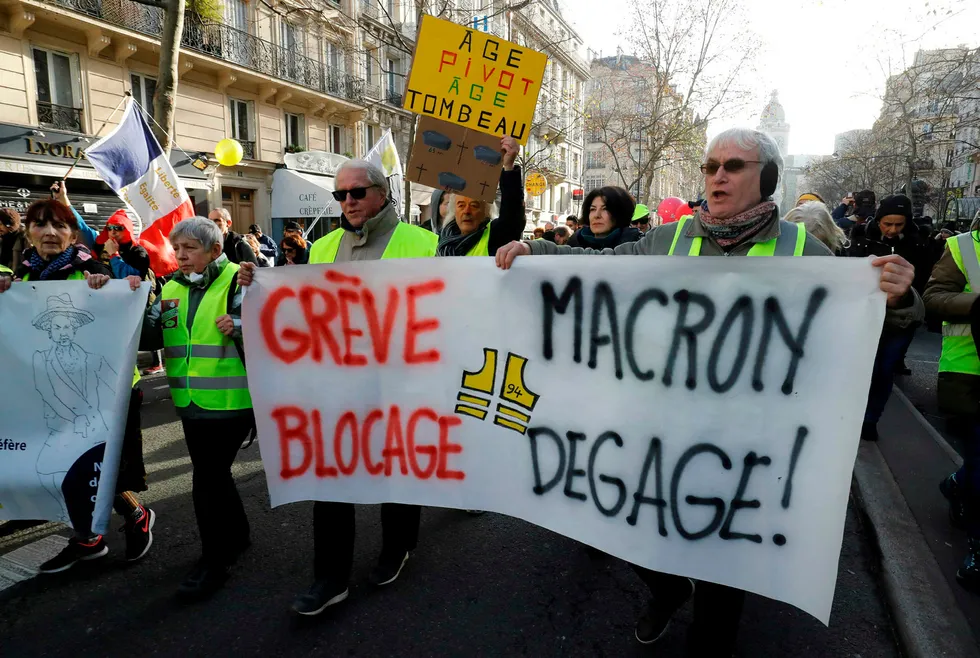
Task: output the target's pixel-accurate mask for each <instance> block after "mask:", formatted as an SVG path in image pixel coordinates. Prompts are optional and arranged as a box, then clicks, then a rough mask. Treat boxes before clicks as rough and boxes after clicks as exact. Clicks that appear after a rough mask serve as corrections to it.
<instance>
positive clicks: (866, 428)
mask: <svg viewBox="0 0 980 658" xmlns="http://www.w3.org/2000/svg"><path fill="white" fill-rule="evenodd" d="M861 440H862V441H877V440H878V424H877V423H865V424H864V425H862V426H861Z"/></svg>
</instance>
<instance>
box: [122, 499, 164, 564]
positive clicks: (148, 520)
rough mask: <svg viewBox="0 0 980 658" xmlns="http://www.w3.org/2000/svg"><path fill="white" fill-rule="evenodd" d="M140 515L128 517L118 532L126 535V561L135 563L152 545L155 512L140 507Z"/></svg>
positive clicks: (155, 518)
mask: <svg viewBox="0 0 980 658" xmlns="http://www.w3.org/2000/svg"><path fill="white" fill-rule="evenodd" d="M140 511H141V512H142V514H141V515H137V516H136V518H134V517H133V516H130V517H128V518H127V519H126V525H124V526H123V527H122V528H120V531H122V532H125V533H126V561H127V562H136V561H137V560H140V559H142V558H143V556H144V555H146V554H147V552H148V551H149V550H150V546H152V545H153V524H154V523H155V522H156V520H157V515H156V512H154V511H153V510H151V509H150V508H149V507H143V506H142V505H140Z"/></svg>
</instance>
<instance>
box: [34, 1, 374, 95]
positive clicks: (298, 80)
mask: <svg viewBox="0 0 980 658" xmlns="http://www.w3.org/2000/svg"><path fill="white" fill-rule="evenodd" d="M47 1H48V2H51V3H52V4H56V5H60V6H62V7H67V8H68V9H73V10H75V11H79V12H81V13H84V14H88V15H89V16H94V17H95V18H98V19H100V20H103V21H105V22H107V23H111V24H113V25H118V26H120V27H124V28H126V29H129V30H134V31H136V32H142V33H143V34H148V35H150V36H153V37H159V36H160V34H161V32H162V31H163V11H162V10H160V9H158V8H156V7H149V6H146V5H140V4H136V3H135V2H131V1H130V0H47ZM180 45H181V47H182V48H187V49H188V50H194V51H196V52H199V53H202V54H204V55H208V56H209V57H214V58H215V59H221V60H224V61H227V62H231V63H233V64H237V65H239V66H242V67H244V68H247V69H251V70H253V71H257V72H258V73H262V74H265V75H268V76H270V77H273V78H279V79H282V80H287V81H289V82H293V83H295V84H297V85H300V86H302V87H306V88H308V89H312V90H313V91H318V92H321V93H324V94H330V95H333V96H338V97H341V98H346V99H347V100H351V101H355V102H360V101H361V99H362V93H363V80H361V79H360V78H356V77H354V76H352V75H348V74H346V73H343V72H342V71H337V70H336V69H332V68H330V67H329V66H325V65H324V64H323V63H321V62H320V61H318V60H315V59H313V58H311V57H307V56H305V55H301V54H299V53H296V52H293V51H291V50H289V49H287V48H283V47H282V46H277V45H276V44H274V43H271V42H269V41H265V40H264V39H260V38H258V37H256V36H254V35H251V34H249V33H247V32H243V31H241V30H237V29H235V28H233V27H230V26H228V25H225V24H223V23H205V22H203V21H202V20H201V18H200V17H198V16H197V15H196V14H193V13H188V14H187V15H186V18H185V21H184V34H183V36H182V38H181V41H180Z"/></svg>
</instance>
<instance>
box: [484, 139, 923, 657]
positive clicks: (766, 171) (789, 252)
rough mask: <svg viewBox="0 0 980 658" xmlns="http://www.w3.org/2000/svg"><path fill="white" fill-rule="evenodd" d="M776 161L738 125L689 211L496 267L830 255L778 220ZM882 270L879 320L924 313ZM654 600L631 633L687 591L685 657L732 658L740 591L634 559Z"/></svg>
mask: <svg viewBox="0 0 980 658" xmlns="http://www.w3.org/2000/svg"><path fill="white" fill-rule="evenodd" d="M782 165H783V161H782V158H781V157H780V155H779V147H778V146H777V144H776V142H775V141H774V140H773V139H772V138H771V137H769V136H768V135H766V134H764V133H761V132H758V131H755V130H748V129H742V128H733V129H731V130H726V131H724V132H722V133H721V134H719V135H718V136H716V137H715V138H714V139H713V140H712V141H711V144H710V145H709V146H708V149H707V152H706V158H705V161H704V164H703V165H701V171H702V172H703V173H704V185H705V196H704V201H703V202H702V203H701V204H700V207H699V208H698V209H697V210H696V211H695V213H694V215H693V216H685V217H681V218H680V220H678V221H677V222H671V223H669V224H665V225H662V226H658V227H656V228H654V229H652V230H650V231H649V232H647V234H646V235H644V236H643V238H641V239H640V240H639V241H638V242H627V243H625V244H622V245H620V246H618V247H616V248H615V249H603V250H601V251H600V250H594V249H582V248H572V247H567V246H558V245H555V244H552V243H550V242H547V241H545V240H536V241H532V242H512V243H510V244H509V245H506V246H504V247H501V248H500V249H499V250H498V251H497V255H496V260H497V265H498V267H500V268H501V269H508V268H510V266H511V265H512V264H513V262H514V258H516V257H517V256H520V255H532V254H534V255H538V254H548V255H573V254H578V255H581V254H586V255H658V256H665V255H676V256H767V255H768V256H772V255H777V256H778V255H785V256H831V255H832V254H831V252H830V250H829V249H827V247H825V246H824V245H823V243H822V242H820V241H819V240H817V239H816V238H814V237H813V236H811V235H808V234H806V232H805V229H803V228H802V226H801V225H796V224H789V223H787V222H782V221H780V218H779V209H778V208H777V207H776V204H775V203H773V201H772V194H773V193H774V192H775V191H776V188H777V186H778V184H779V174H780V171H781V169H782ZM872 264H873V265H874V266H875V267H879V268H881V284H880V285H881V289H882V290H883V291H884V292H885V293H887V295H888V307H889V308H888V312H887V314H886V323H893V324H896V325H899V326H901V324H902V323H907V322H909V321H910V320H913V319H915V318H917V319H918V320H920V321H921V319H922V317H923V316H924V307H923V305H922V300H921V299H919V298H918V296H916V295H915V293H914V292H912V291H911V285H912V279H913V276H914V274H915V270H914V269H913V267H912V266H911V265H910V264H909V263H908V262H907V261H906V260H905V259H904V258H902V257H901V256H898V255H889V256H886V257H884V258H877V259H875V260H874V261H872ZM633 568H634V570H635V571H636V572H637V575H639V576H640V578H641V579H642V580H643V581H644V582H645V583H646V584H647V586H648V587H649V588H650V591H651V594H652V595H653V598H652V599H651V601H650V604H649V606H648V607H647V609H646V610H645V611H644V613H643V615H642V616H641V617H640V619H639V620H638V621H637V624H636V629H635V634H636V639H637V640H639V641H640V642H641V643H642V644H653V643H654V642H656V641H657V640H659V639H661V638H662V637H663V636H664V635H665V634H666V632H667V627H668V625H669V624H670V621H671V618H672V617H673V616H674V614H675V613H676V612H677V610H678V609H680V607H681V606H683V605H684V603H685V602H687V600H688V599H690V598H691V597H692V596H694V598H695V603H694V623H693V624H691V626H690V627H689V632H688V647H687V652H688V653H687V655H688V656H692V657H698V658H700V657H702V656H704V657H716V656H726V657H727V656H731V655H732V654H733V652H734V651H735V640H736V636H737V634H738V625H739V620H740V618H741V616H742V607H743V604H744V601H745V592H744V591H741V590H738V589H735V588H732V587H727V586H724V585H719V584H716V583H710V582H698V583H697V591H696V593H695V586H694V581H693V580H691V579H689V578H684V577H681V576H675V575H672V574H665V573H659V572H656V571H651V570H649V569H644V568H642V567H639V566H636V565H633Z"/></svg>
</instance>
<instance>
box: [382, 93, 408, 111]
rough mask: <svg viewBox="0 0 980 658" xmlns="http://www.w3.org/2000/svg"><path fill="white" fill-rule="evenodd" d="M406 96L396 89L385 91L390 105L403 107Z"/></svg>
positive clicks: (386, 99)
mask: <svg viewBox="0 0 980 658" xmlns="http://www.w3.org/2000/svg"><path fill="white" fill-rule="evenodd" d="M404 99H405V97H404V96H402V93H401V92H400V91H395V90H394V89H389V90H388V91H387V92H386V93H385V102H386V103H388V104H389V105H394V106H395V107H401V106H402V103H403V102H404Z"/></svg>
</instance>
